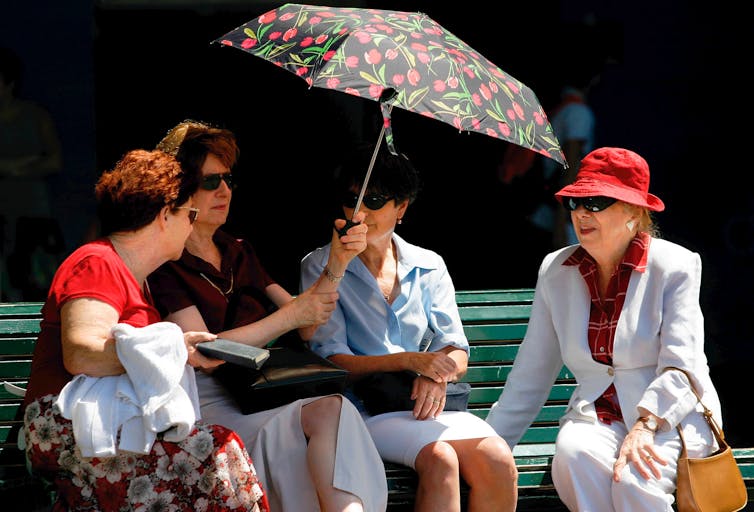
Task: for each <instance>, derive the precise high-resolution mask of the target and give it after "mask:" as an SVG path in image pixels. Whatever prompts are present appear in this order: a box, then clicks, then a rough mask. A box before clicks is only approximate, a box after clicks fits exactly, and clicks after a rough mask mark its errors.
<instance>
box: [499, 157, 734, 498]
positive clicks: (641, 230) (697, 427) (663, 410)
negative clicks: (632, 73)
mask: <svg viewBox="0 0 754 512" xmlns="http://www.w3.org/2000/svg"><path fill="white" fill-rule="evenodd" d="M555 197H556V198H557V199H558V201H560V202H561V203H562V204H563V206H564V207H565V208H566V209H567V210H568V211H569V212H570V215H571V222H572V223H573V226H574V228H575V231H576V235H577V237H578V239H579V244H578V245H571V246H569V247H566V248H563V249H560V250H558V251H555V252H553V253H550V254H549V255H547V256H546V257H545V259H544V261H543V262H542V265H541V267H540V269H539V278H538V280H537V287H536V292H535V295H534V304H533V306H532V312H531V319H530V321H529V327H528V329H527V331H526V336H525V338H524V341H523V343H522V345H521V349H520V350H519V352H518V354H517V356H516V360H515V362H514V365H513V369H512V371H511V374H510V375H509V377H508V381H507V383H506V385H505V389H504V390H503V393H502V395H501V396H500V399H499V400H498V401H497V402H496V403H495V404H493V406H492V409H491V410H490V413H489V416H488V418H487V421H488V422H489V423H490V424H491V425H492V426H493V427H495V430H496V431H497V432H498V433H499V434H500V435H501V436H503V437H504V438H505V439H506V440H507V441H508V442H509V443H510V444H511V445H515V444H516V443H518V441H519V440H520V439H521V436H522V435H523V433H524V431H525V430H526V428H527V427H528V425H530V424H531V422H532V420H533V419H534V417H535V416H536V415H537V413H538V412H539V410H540V408H541V407H542V404H543V403H544V402H545V399H546V398H547V394H548V393H549V390H550V388H551V386H552V383H553V381H554V380H555V377H556V376H557V374H558V373H559V372H560V370H561V369H562V368H563V365H564V364H565V365H566V366H567V367H568V369H569V370H570V371H571V372H572V373H573V375H574V376H575V378H576V383H577V386H576V389H575V390H574V391H573V394H572V396H571V398H570V401H569V404H568V408H567V409H566V413H565V415H564V416H563V417H562V418H561V420H560V431H559V433H558V437H557V440H556V445H555V457H554V458H553V462H552V479H553V482H554V483H555V488H556V489H557V491H558V494H559V496H560V498H561V500H562V501H563V502H564V503H565V504H566V505H567V506H568V508H569V509H570V510H599V511H601V512H609V511H614V510H653V511H667V512H670V511H672V510H673V507H672V503H673V492H674V491H675V482H676V468H677V460H678V455H679V452H680V441H679V434H678V432H677V431H676V427H677V426H678V425H679V424H680V425H681V426H682V429H683V434H684V435H683V437H684V438H685V440H686V447H687V449H688V455H689V457H704V456H706V455H707V454H709V453H710V452H712V451H714V449H715V441H714V438H713V437H712V434H711V432H710V429H709V427H708V426H707V425H706V424H705V421H704V419H703V417H702V415H701V414H699V413H698V412H697V409H698V408H699V405H698V401H697V397H696V395H695V394H694V389H696V390H698V392H699V394H700V395H701V398H702V400H701V401H702V403H704V404H705V405H706V406H707V407H709V408H710V409H711V410H712V411H713V415H714V417H715V418H716V421H718V422H720V418H721V416H720V401H719V399H718V396H717V392H716V391H715V388H714V386H713V385H712V381H711V379H710V375H709V367H708V366H707V358H706V356H705V354H704V322H703V317H702V311H701V308H700V306H699V288H700V279H701V259H700V258H699V255H698V254H696V253H694V252H691V251H689V250H688V249H685V248H683V247H681V246H679V245H676V244H674V243H671V242H668V241H665V240H661V239H659V238H657V234H656V230H655V226H654V224H653V221H652V218H651V217H650V212H657V211H662V210H663V209H664V208H665V205H664V204H663V202H662V201H661V200H660V199H659V198H658V197H657V196H655V195H653V194H650V193H649V166H648V165H647V162H646V161H645V160H644V159H643V158H642V157H641V156H639V155H638V154H636V153H634V152H633V151H629V150H626V149H622V148H609V147H607V148H599V149H596V150H594V151H592V152H590V153H589V154H587V155H586V156H585V157H584V158H583V159H582V160H581V165H580V168H579V171H578V174H577V175H576V180H575V182H573V183H572V184H570V185H566V186H565V187H563V188H562V189H560V191H558V192H557V193H556V194H555ZM679 369H680V370H679Z"/></svg>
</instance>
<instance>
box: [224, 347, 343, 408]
mask: <svg viewBox="0 0 754 512" xmlns="http://www.w3.org/2000/svg"><path fill="white" fill-rule="evenodd" d="M267 350H269V352H270V356H269V358H267V360H266V361H264V363H263V364H262V365H261V367H260V368H259V369H252V368H246V367H243V366H239V365H236V364H233V363H225V364H223V365H221V366H220V367H218V368H217V370H215V371H214V372H213V374H212V375H213V376H214V377H215V378H216V379H217V380H219V381H220V382H221V383H222V384H223V385H224V386H225V387H226V388H227V390H228V391H229V392H230V393H231V394H232V395H233V398H235V400H236V402H237V403H238V405H239V407H240V408H241V412H242V413H243V414H251V413H254V412H258V411H263V410H266V409H273V408H275V407H279V406H281V405H285V404H289V403H291V402H293V401H295V400H298V399H300V398H308V397H312V396H321V395H330V394H333V393H342V392H343V390H344V389H345V386H346V378H347V376H348V370H345V369H344V368H341V367H340V366H338V365H336V364H334V363H333V362H331V361H330V360H328V359H325V358H323V357H320V356H318V355H317V354H315V353H314V352H313V351H312V350H311V349H309V348H308V347H306V346H305V345H303V344H301V345H293V344H291V345H285V346H279V347H278V346H272V347H269V348H268V349H267Z"/></svg>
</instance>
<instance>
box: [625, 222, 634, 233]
mask: <svg viewBox="0 0 754 512" xmlns="http://www.w3.org/2000/svg"><path fill="white" fill-rule="evenodd" d="M634 225H636V223H635V222H634V221H632V220H629V221H628V222H626V229H628V230H629V231H633V230H634Z"/></svg>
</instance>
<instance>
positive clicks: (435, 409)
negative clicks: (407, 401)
mask: <svg viewBox="0 0 754 512" xmlns="http://www.w3.org/2000/svg"><path fill="white" fill-rule="evenodd" d="M447 387H448V383H447V382H444V381H443V382H435V381H433V380H431V379H429V378H427V377H423V376H421V375H420V376H418V377H416V378H415V379H414V386H413V388H412V390H411V399H412V400H415V402H414V418H416V419H417V420H426V419H429V418H436V417H437V416H438V415H439V414H440V413H441V412H442V410H443V409H444V408H445V392H446V388H447Z"/></svg>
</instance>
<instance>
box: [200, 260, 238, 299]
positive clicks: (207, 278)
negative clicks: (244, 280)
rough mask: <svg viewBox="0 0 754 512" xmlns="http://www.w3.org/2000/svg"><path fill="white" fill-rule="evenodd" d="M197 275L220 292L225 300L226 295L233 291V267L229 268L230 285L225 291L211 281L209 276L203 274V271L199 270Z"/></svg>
mask: <svg viewBox="0 0 754 512" xmlns="http://www.w3.org/2000/svg"><path fill="white" fill-rule="evenodd" d="M199 275H200V276H202V277H203V278H204V280H205V281H207V282H208V283H209V284H210V285H211V286H212V288H214V289H215V290H217V291H218V292H220V295H222V296H223V297H224V298H225V300H226V301H227V300H228V295H230V294H231V293H233V269H232V268H231V269H230V287H229V288H228V290H227V291H222V289H220V287H219V286H217V285H216V284H215V283H213V282H212V281H211V280H210V278H209V277H207V276H205V275H204V272H199Z"/></svg>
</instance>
